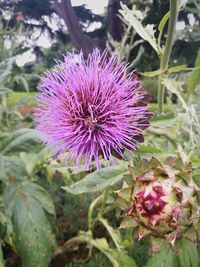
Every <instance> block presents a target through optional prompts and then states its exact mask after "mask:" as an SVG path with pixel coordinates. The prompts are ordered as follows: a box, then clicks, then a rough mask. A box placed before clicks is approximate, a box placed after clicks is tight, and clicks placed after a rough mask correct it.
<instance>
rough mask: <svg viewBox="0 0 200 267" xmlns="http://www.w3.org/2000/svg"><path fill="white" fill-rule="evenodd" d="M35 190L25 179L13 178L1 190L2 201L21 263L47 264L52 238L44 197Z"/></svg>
mask: <svg viewBox="0 0 200 267" xmlns="http://www.w3.org/2000/svg"><path fill="white" fill-rule="evenodd" d="M32 189H33V192H32ZM36 189H37V190H38V188H35V187H34V184H33V183H32V182H30V181H28V180H26V181H20V182H19V181H17V180H16V179H14V178H13V180H11V181H10V184H9V185H7V186H6V188H5V190H4V194H3V201H4V205H5V206H6V213H7V216H8V217H9V218H10V219H11V222H12V225H13V233H14V243H15V245H16V248H17V250H18V252H19V254H20V257H21V258H22V261H23V265H24V266H28V267H48V265H49V263H50V261H51V255H52V251H53V247H54V245H55V240H54V237H53V234H52V232H51V226H50V224H49V222H48V220H47V217H46V214H45V211H44V208H43V207H44V205H46V200H45V201H43V200H41V195H40V196H38V192H37V190H36ZM45 197H46V196H45Z"/></svg>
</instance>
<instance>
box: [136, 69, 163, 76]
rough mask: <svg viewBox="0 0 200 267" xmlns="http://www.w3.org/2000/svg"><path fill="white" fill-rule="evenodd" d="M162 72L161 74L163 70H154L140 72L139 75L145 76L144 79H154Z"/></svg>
mask: <svg viewBox="0 0 200 267" xmlns="http://www.w3.org/2000/svg"><path fill="white" fill-rule="evenodd" d="M162 72H163V70H161V69H159V70H155V71H148V72H140V74H141V75H143V76H145V77H155V76H158V75H159V74H161V73H162Z"/></svg>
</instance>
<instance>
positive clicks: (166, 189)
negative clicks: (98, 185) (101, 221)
mask: <svg viewBox="0 0 200 267" xmlns="http://www.w3.org/2000/svg"><path fill="white" fill-rule="evenodd" d="M125 180H126V181H127V187H125V188H123V189H121V190H119V191H118V192H117V193H118V195H119V199H118V202H119V203H122V205H123V206H124V207H125V209H126V211H125V217H124V220H123V222H122V225H121V227H125V228H126V227H129V226H130V227H134V228H135V231H134V235H135V237H136V238H137V239H142V238H143V237H144V236H146V235H148V236H149V237H150V244H151V251H152V253H153V254H155V253H156V251H157V250H158V249H159V247H160V245H161V244H162V242H163V241H164V240H166V241H167V242H168V243H169V244H170V246H171V247H172V249H173V250H174V251H175V252H178V244H179V241H180V238H182V237H185V238H187V239H189V240H190V241H191V242H192V243H194V244H196V243H197V229H198V225H199V222H200V210H199V207H200V206H199V195H198V194H199V188H198V186H197V185H196V184H195V182H194V181H193V179H192V172H191V166H190V164H186V165H184V164H183V162H182V161H181V160H180V159H174V158H168V159H167V160H166V161H165V162H164V164H162V163H161V162H159V161H158V160H156V159H155V158H152V159H151V161H143V162H141V163H140V164H139V165H138V166H134V167H133V166H132V167H130V175H126V176H125Z"/></svg>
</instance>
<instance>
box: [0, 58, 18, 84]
mask: <svg viewBox="0 0 200 267" xmlns="http://www.w3.org/2000/svg"><path fill="white" fill-rule="evenodd" d="M14 60H15V58H14V57H12V58H7V59H4V60H3V61H1V62H0V84H1V86H2V84H4V83H5V82H6V79H7V78H8V76H9V75H10V74H11V72H12V67H13V63H14Z"/></svg>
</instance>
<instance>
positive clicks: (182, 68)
mask: <svg viewBox="0 0 200 267" xmlns="http://www.w3.org/2000/svg"><path fill="white" fill-rule="evenodd" d="M192 69H193V68H188V67H187V66H186V65H179V66H175V67H171V68H169V69H168V72H169V73H170V74H171V73H176V72H180V71H186V70H192Z"/></svg>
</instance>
